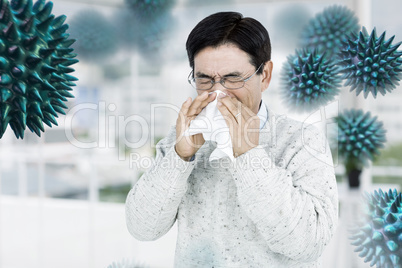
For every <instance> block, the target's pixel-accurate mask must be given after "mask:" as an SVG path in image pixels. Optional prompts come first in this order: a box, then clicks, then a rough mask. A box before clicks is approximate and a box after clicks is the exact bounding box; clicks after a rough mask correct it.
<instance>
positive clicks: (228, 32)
mask: <svg viewBox="0 0 402 268" xmlns="http://www.w3.org/2000/svg"><path fill="white" fill-rule="evenodd" d="M223 44H233V45H236V46H237V47H238V48H239V49H241V50H243V51H244V52H246V53H247V54H248V55H249V56H250V59H251V64H252V65H253V66H255V68H256V69H257V68H258V67H259V66H260V65H261V64H262V63H266V62H267V61H269V60H270V59H271V41H270V39H269V35H268V31H267V29H265V27H264V26H263V25H262V24H261V23H260V22H259V21H257V20H255V19H253V18H243V15H242V14H240V13H238V12H218V13H215V14H212V15H210V16H208V17H206V18H205V19H203V20H202V21H200V22H199V23H198V24H197V25H196V26H195V27H194V29H193V30H192V31H191V33H190V34H189V36H188V38H187V42H186V49H187V56H188V60H189V63H190V67H191V68H192V69H194V57H195V56H196V54H197V53H198V52H200V51H201V50H202V49H204V48H206V47H210V46H211V47H218V46H220V45H223ZM262 70H263V68H260V70H259V71H258V74H261V73H262Z"/></svg>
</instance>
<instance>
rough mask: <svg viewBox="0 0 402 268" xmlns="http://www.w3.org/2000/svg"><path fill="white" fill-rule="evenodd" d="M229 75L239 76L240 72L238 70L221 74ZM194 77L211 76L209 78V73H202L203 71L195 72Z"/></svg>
mask: <svg viewBox="0 0 402 268" xmlns="http://www.w3.org/2000/svg"><path fill="white" fill-rule="evenodd" d="M229 76H241V73H240V72H238V71H234V72H231V73H228V74H225V75H223V76H221V77H229ZM195 77H198V78H211V79H212V78H213V77H211V76H210V75H207V74H204V73H203V72H197V73H196V74H195Z"/></svg>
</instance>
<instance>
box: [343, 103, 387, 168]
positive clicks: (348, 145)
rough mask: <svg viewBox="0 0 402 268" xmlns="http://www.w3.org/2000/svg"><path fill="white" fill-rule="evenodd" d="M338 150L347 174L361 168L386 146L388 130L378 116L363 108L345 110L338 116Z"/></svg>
mask: <svg viewBox="0 0 402 268" xmlns="http://www.w3.org/2000/svg"><path fill="white" fill-rule="evenodd" d="M336 121H337V123H338V151H339V156H340V157H341V158H342V159H343V160H344V163H345V169H346V174H349V173H350V172H351V171H352V170H361V169H362V168H363V166H364V165H367V164H368V160H374V157H376V156H378V155H379V154H380V152H379V148H382V147H384V143H385V141H386V137H385V133H386V130H385V129H384V128H383V123H382V122H381V121H378V120H377V117H376V116H374V117H371V114H370V112H366V113H364V112H363V111H362V110H354V109H352V110H345V111H344V112H342V113H341V114H340V115H339V116H338V117H337V118H336Z"/></svg>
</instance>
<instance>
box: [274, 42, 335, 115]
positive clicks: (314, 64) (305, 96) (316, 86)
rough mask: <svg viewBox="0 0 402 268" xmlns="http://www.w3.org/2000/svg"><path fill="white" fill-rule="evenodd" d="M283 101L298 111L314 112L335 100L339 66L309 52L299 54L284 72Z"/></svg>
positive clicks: (290, 59) (288, 61)
mask: <svg viewBox="0 0 402 268" xmlns="http://www.w3.org/2000/svg"><path fill="white" fill-rule="evenodd" d="M281 84H282V87H281V88H282V97H283V99H284V101H285V102H287V104H288V105H289V106H291V107H293V108H295V109H296V110H300V111H308V110H310V111H311V110H314V109H316V108H318V107H319V106H321V105H325V104H327V103H328V102H329V101H331V100H333V99H334V97H335V96H336V95H337V94H338V92H339V86H340V78H339V75H338V71H337V67H336V66H335V62H333V61H331V60H326V59H325V58H324V56H323V54H318V53H317V52H316V51H313V52H310V51H309V50H307V49H302V50H296V54H295V55H291V56H289V57H288V59H287V62H286V63H285V64H284V65H283V68H282V70H281Z"/></svg>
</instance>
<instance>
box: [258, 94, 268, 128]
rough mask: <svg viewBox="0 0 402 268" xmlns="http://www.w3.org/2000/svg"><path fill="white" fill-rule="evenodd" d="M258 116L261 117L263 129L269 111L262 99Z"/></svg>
mask: <svg viewBox="0 0 402 268" xmlns="http://www.w3.org/2000/svg"><path fill="white" fill-rule="evenodd" d="M257 116H258V117H259V118H260V129H262V128H263V127H264V126H265V124H266V123H267V121H268V111H267V106H266V105H265V103H264V102H263V101H262V100H261V105H260V110H259V111H258V113H257Z"/></svg>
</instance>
